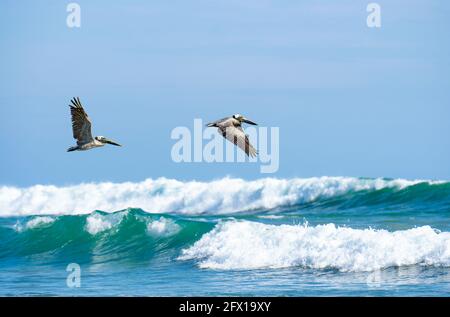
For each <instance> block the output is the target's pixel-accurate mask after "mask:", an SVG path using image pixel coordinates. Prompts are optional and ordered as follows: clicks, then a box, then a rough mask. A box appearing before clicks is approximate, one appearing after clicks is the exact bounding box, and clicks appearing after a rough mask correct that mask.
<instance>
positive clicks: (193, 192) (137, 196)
mask: <svg viewBox="0 0 450 317" xmlns="http://www.w3.org/2000/svg"><path fill="white" fill-rule="evenodd" d="M420 182H423V181H420V180H416V181H409V180H403V179H396V180H384V179H358V178H351V177H319V178H317V177H315V178H305V179H301V178H294V179H275V178H264V179H259V180H254V181H245V180H242V179H236V178H223V179H220V180H215V181H211V182H197V181H190V182H180V181H177V180H171V179H166V178H159V179H156V180H153V179H147V180H145V181H143V182H138V183H131V182H127V183H90V184H80V185H75V186H67V187H56V186H44V185H36V186H32V187H29V188H17V187H9V186H2V187H0V216H18V215H44V214H47V215H48V214H87V213H90V212H92V211H93V210H103V211H106V212H113V211H117V210H122V209H126V208H128V207H136V208H142V209H144V210H146V211H148V212H152V213H168V212H170V213H182V214H202V213H204V214H226V213H230V212H236V211H248V210H253V209H260V208H264V209H270V208H275V207H279V206H289V205H293V204H298V203H303V202H310V201H314V200H316V199H318V198H328V197H332V196H335V195H341V194H344V193H346V192H348V191H360V190H378V189H382V188H386V187H391V188H398V189H402V188H405V187H408V186H411V185H415V184H417V183H420ZM429 183H432V182H429Z"/></svg>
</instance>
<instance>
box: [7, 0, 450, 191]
mask: <svg viewBox="0 0 450 317" xmlns="http://www.w3.org/2000/svg"><path fill="white" fill-rule="evenodd" d="M69 2H70V1H56V0H53V1H46V0H42V1H13V0H6V1H1V2H0V49H1V51H2V54H1V59H0V70H1V71H0V87H1V88H0V123H1V124H0V145H1V152H0V154H1V164H0V184H7V185H16V186H29V185H33V184H56V185H66V184H76V183H80V182H88V181H114V182H118V181H139V180H143V179H145V178H148V177H151V178H156V177H160V176H165V177H169V178H177V179H180V180H192V179H197V180H209V179H217V178H221V177H224V176H227V175H229V176H235V177H243V178H246V179H256V178H260V177H263V176H268V175H262V174H260V172H259V171H260V169H259V166H258V165H256V164H233V163H226V164H220V163H215V164H214V163H213V164H206V163H192V164H177V163H174V162H172V160H171V157H170V151H171V147H172V145H173V144H174V141H173V140H171V139H170V132H171V130H172V129H173V128H174V127H176V126H188V127H192V125H193V119H194V118H203V119H204V120H205V121H210V120H214V119H218V118H222V117H224V116H228V115H231V114H234V113H243V114H245V115H246V116H247V117H249V118H250V119H252V120H254V121H256V122H258V123H259V124H260V125H263V126H277V127H280V169H279V172H278V173H276V174H274V175H270V176H275V177H283V178H291V177H310V176H323V175H328V176H365V177H393V178H397V177H402V178H413V179H415V178H425V179H446V180H448V179H450V168H449V161H450V141H449V135H450V125H449V119H450V93H449V87H450V86H449V84H450V44H449V38H450V37H449V34H448V31H449V30H450V27H449V26H450V19H449V18H448V17H449V16H450V3H449V2H444V1H425V0H424V1H406V0H405V1H400V0H398V1H378V3H379V4H380V5H381V10H382V12H381V13H382V27H381V28H380V29H370V28H368V27H367V26H366V17H367V14H368V13H367V12H366V5H367V4H368V3H369V2H370V1H345V0H344V1H331V0H330V1H299V0H296V1H287V0H281V1H264V0H239V1H238V0H227V1H225V0H223V1H206V0H202V1H200V0H196V1H185V0H184V1H181V0H179V1H143V0H142V1H137V0H134V1H114V2H112V1H87V0H83V1H81V0H80V1H77V3H79V4H80V6H81V28H79V29H70V28H68V27H67V26H66V17H67V12H66V5H67V4H68V3H69ZM73 96H80V98H81V100H82V102H83V104H84V106H85V108H86V110H87V112H88V113H89V115H90V117H91V119H92V120H93V133H94V135H105V136H108V137H111V138H112V139H114V140H117V141H118V142H120V143H123V144H124V145H125V146H124V147H123V148H116V147H112V146H109V147H105V148H102V149H97V150H93V151H88V152H78V153H66V152H65V151H66V149H67V148H68V147H69V146H72V145H73V144H74V140H73V139H72V132H71V127H70V116H69V109H68V106H67V105H68V103H69V100H70V98H72V97H73Z"/></svg>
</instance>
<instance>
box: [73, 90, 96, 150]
mask: <svg viewBox="0 0 450 317" xmlns="http://www.w3.org/2000/svg"><path fill="white" fill-rule="evenodd" d="M71 102H72V104H71V105H69V106H70V113H71V115H72V130H73V138H74V139H76V140H77V144H78V145H82V144H86V143H89V142H91V141H93V140H94V139H93V138H92V133H91V121H90V120H89V117H88V115H87V113H86V112H85V111H84V109H83V106H82V105H81V102H80V98H78V97H77V98H73V99H72V100H71Z"/></svg>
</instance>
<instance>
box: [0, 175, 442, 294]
mask: <svg viewBox="0 0 450 317" xmlns="http://www.w3.org/2000/svg"><path fill="white" fill-rule="evenodd" d="M70 264H75V265H76V266H78V267H79V269H80V271H79V282H80V283H79V285H77V286H79V287H73V285H71V284H70V283H68V277H69V276H70V274H71V271H67V268H68V266H69V265H70ZM0 295H1V296H219V295H222V296H449V295H450V183H449V182H446V181H429V180H404V179H381V178H379V179H370V178H353V177H317V178H305V179H301V178H293V179H275V178H265V179H259V180H254V181H246V180H242V179H236V178H223V179H218V180H214V181H210V182H200V181H177V180H171V179H165V178H160V179H155V180H153V179H148V180H145V181H142V182H137V183H133V182H127V183H89V184H78V185H71V186H65V187H59V186H51V185H36V186H32V187H28V188H18V187H12V186H0Z"/></svg>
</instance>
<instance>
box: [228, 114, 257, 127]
mask: <svg viewBox="0 0 450 317" xmlns="http://www.w3.org/2000/svg"><path fill="white" fill-rule="evenodd" d="M233 119H236V120H238V121H239V122H241V123H242V122H245V123H248V124H251V125H257V124H256V123H255V122H253V121H251V120H248V119H247V118H245V117H244V116H243V115H241V114H235V115H233Z"/></svg>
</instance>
